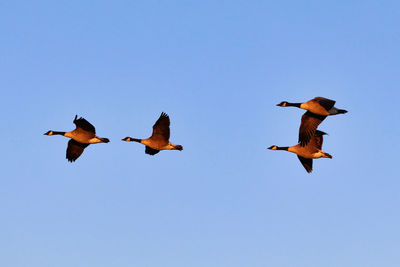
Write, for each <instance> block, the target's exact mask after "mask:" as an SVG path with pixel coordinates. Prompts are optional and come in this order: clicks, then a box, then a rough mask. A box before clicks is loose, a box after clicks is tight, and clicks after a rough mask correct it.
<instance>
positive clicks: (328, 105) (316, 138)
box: [268, 97, 347, 173]
mask: <svg viewBox="0 0 400 267" xmlns="http://www.w3.org/2000/svg"><path fill="white" fill-rule="evenodd" d="M335 103H336V102H335V101H334V100H331V99H327V98H324V97H315V98H314V99H311V100H309V101H307V102H303V103H289V102H287V101H283V102H281V103H279V104H277V106H280V107H297V108H301V109H305V110H307V111H306V113H304V114H303V116H302V117H301V123H300V129H299V141H298V144H297V145H295V146H290V147H279V146H275V145H273V146H270V147H269V148H268V149H271V150H286V151H289V152H292V153H295V154H296V155H297V157H298V158H299V160H300V162H301V164H302V165H303V166H304V168H305V169H306V171H307V172H308V173H310V172H312V165H313V159H318V158H330V159H331V158H332V156H331V155H329V154H328V153H326V152H324V151H323V150H322V143H323V135H325V134H326V133H324V132H323V131H320V130H317V128H318V126H319V125H320V124H321V122H322V121H323V120H324V119H325V118H326V117H327V116H330V115H337V114H344V113H347V110H344V109H338V108H336V107H334V105H335Z"/></svg>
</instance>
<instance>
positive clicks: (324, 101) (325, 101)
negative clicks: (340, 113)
mask: <svg viewBox="0 0 400 267" xmlns="http://www.w3.org/2000/svg"><path fill="white" fill-rule="evenodd" d="M313 100H314V101H317V102H318V103H319V104H320V105H321V106H322V107H324V109H326V110H330V109H331V108H333V106H334V105H335V103H336V101H334V100H331V99H328V98H325V97H320V96H319V97H315V98H314V99H313Z"/></svg>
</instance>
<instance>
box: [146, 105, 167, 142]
mask: <svg viewBox="0 0 400 267" xmlns="http://www.w3.org/2000/svg"><path fill="white" fill-rule="evenodd" d="M169 124H170V122H169V117H168V115H167V114H166V113H164V112H162V113H161V115H160V117H159V118H158V120H157V121H156V123H155V124H154V125H153V134H152V135H151V137H150V138H151V139H152V140H154V141H158V142H165V143H168V140H169Z"/></svg>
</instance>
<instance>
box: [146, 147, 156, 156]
mask: <svg viewBox="0 0 400 267" xmlns="http://www.w3.org/2000/svg"><path fill="white" fill-rule="evenodd" d="M158 152H160V150H157V149H154V148H151V147H149V146H146V150H145V153H146V154H149V155H152V156H153V155H155V154H157V153H158Z"/></svg>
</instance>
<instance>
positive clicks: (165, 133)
mask: <svg viewBox="0 0 400 267" xmlns="http://www.w3.org/2000/svg"><path fill="white" fill-rule="evenodd" d="M169 126H170V120H169V116H168V115H167V114H166V113H164V112H162V113H161V115H160V117H159V118H158V120H157V121H156V123H155V124H154V125H153V133H152V135H151V136H150V137H149V138H147V139H137V138H133V137H125V138H124V139H122V140H123V141H126V142H138V143H141V144H143V145H145V146H146V150H145V153H146V154H149V155H155V154H157V153H158V152H160V150H183V147H182V146H181V145H174V144H172V143H171V142H170V141H169V137H170V129H169Z"/></svg>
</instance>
